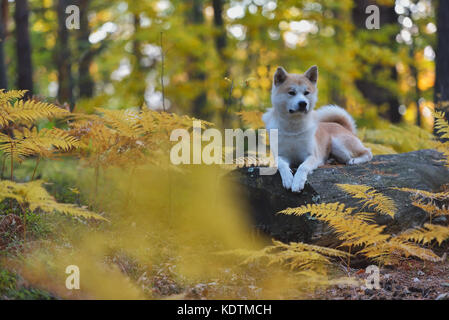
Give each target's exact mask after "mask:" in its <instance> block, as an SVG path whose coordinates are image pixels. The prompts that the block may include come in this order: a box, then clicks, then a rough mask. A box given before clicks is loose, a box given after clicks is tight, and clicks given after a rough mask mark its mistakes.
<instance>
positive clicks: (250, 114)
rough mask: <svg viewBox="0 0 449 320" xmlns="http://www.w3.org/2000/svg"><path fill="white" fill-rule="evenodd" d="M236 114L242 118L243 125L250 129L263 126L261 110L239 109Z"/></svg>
mask: <svg viewBox="0 0 449 320" xmlns="http://www.w3.org/2000/svg"><path fill="white" fill-rule="evenodd" d="M236 114H237V115H238V116H240V117H241V118H242V121H243V123H244V124H245V125H247V126H248V127H250V128H252V129H259V128H263V127H264V126H265V124H264V122H263V121H262V115H263V112H261V111H240V112H236Z"/></svg>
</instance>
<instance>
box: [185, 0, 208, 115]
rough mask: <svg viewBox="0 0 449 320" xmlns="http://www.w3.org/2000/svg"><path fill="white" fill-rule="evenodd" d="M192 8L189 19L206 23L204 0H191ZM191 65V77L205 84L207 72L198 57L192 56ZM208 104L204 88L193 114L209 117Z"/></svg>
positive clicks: (193, 106) (195, 22)
mask: <svg viewBox="0 0 449 320" xmlns="http://www.w3.org/2000/svg"><path fill="white" fill-rule="evenodd" d="M189 4H190V10H189V12H188V17H187V18H188V21H189V22H190V23H191V24H194V25H199V24H202V23H204V15H203V1H202V0H190V1H189ZM190 60H191V65H192V66H193V68H194V70H193V71H192V72H191V74H190V79H191V80H193V81H196V82H199V83H200V87H203V86H204V83H205V81H206V73H205V72H203V71H201V70H200V69H199V68H198V63H199V61H198V58H197V57H195V56H193V57H191V59H190ZM206 106H207V95H206V92H205V90H204V89H203V88H202V89H201V91H200V93H199V94H198V95H197V96H196V97H195V99H194V100H193V105H192V112H193V116H194V117H196V118H199V119H209V117H210V113H209V112H207V111H206Z"/></svg>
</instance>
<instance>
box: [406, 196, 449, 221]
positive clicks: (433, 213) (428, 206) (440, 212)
mask: <svg viewBox="0 0 449 320" xmlns="http://www.w3.org/2000/svg"><path fill="white" fill-rule="evenodd" d="M412 204H413V205H414V206H415V207H418V208H420V209H422V210H424V211H425V212H427V213H428V214H429V215H430V217H432V218H434V217H439V216H449V208H447V207H446V206H445V205H443V206H442V207H439V206H437V205H436V204H435V203H433V201H431V202H424V201H422V200H415V201H413V202H412Z"/></svg>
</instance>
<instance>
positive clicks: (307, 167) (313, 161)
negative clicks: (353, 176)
mask: <svg viewBox="0 0 449 320" xmlns="http://www.w3.org/2000/svg"><path fill="white" fill-rule="evenodd" d="M317 80H318V68H317V67H316V66H313V67H311V68H310V69H309V70H307V72H306V73H304V74H289V73H287V71H285V69H284V68H282V67H279V68H278V69H277V70H276V73H275V75H274V81H273V89H272V93H271V102H272V105H273V108H271V109H269V110H268V111H267V112H266V113H265V114H264V115H263V117H262V119H263V121H264V122H265V126H266V128H267V129H268V130H270V129H278V158H277V166H278V169H279V173H280V175H281V178H282V184H283V185H284V187H285V188H287V189H291V190H292V191H293V192H300V191H302V190H303V189H304V184H305V182H306V180H307V175H308V174H309V173H310V172H312V171H313V170H315V169H316V168H318V167H319V166H321V165H324V164H325V163H326V161H327V160H328V159H329V157H333V158H335V159H336V160H337V161H338V162H341V163H344V164H359V163H363V162H367V161H370V160H371V159H372V157H373V156H372V153H371V150H370V149H367V148H365V147H364V146H363V144H362V142H361V141H360V140H359V139H358V138H357V136H356V126H355V123H354V120H353V119H352V117H351V116H350V115H349V114H348V113H347V112H346V111H345V110H344V109H342V108H340V107H337V106H324V107H322V108H320V109H318V110H313V109H314V107H315V104H316V101H317ZM299 164H300V165H299ZM295 165H299V167H298V170H297V171H296V173H295V175H294V176H293V173H292V170H291V168H290V167H291V166H295Z"/></svg>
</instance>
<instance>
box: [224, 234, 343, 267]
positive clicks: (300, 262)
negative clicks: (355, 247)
mask: <svg viewBox="0 0 449 320" xmlns="http://www.w3.org/2000/svg"><path fill="white" fill-rule="evenodd" d="M225 253H226V254H234V255H239V256H242V257H244V258H245V260H244V261H243V262H242V264H250V263H255V262H258V261H262V260H263V261H266V264H267V265H268V266H271V265H274V264H276V265H280V266H286V267H288V268H289V269H291V270H295V271H314V272H318V273H320V274H326V272H327V265H329V264H330V260H329V259H328V258H329V257H342V258H346V257H348V256H349V254H348V253H346V252H343V251H340V250H336V249H330V248H326V247H321V246H316V245H310V244H305V243H301V242H291V243H289V244H286V243H283V242H280V241H276V240H273V245H271V246H267V247H265V248H263V249H261V250H244V249H239V250H233V251H228V252H225Z"/></svg>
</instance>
